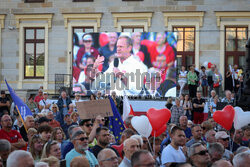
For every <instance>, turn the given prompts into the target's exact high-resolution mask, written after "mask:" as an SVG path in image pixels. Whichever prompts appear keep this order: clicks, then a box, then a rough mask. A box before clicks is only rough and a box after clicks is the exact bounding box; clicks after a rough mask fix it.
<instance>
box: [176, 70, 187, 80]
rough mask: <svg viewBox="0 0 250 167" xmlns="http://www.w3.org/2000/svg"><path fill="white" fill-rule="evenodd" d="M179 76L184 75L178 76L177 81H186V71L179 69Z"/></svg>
mask: <svg viewBox="0 0 250 167" xmlns="http://www.w3.org/2000/svg"><path fill="white" fill-rule="evenodd" d="M179 76H181V77H185V78H179V80H178V82H185V83H186V82H187V71H184V72H183V71H180V74H179Z"/></svg>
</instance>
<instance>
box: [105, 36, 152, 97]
mask: <svg viewBox="0 0 250 167" xmlns="http://www.w3.org/2000/svg"><path fill="white" fill-rule="evenodd" d="M131 49H132V40H131V38H130V37H128V36H126V35H121V36H120V37H119V38H118V41H117V54H116V58H118V59H114V61H113V62H111V63H110V65H109V68H108V69H107V71H106V72H105V74H110V73H114V74H115V77H113V78H114V79H113V80H112V77H111V85H112V84H114V83H116V84H114V85H115V86H116V87H115V88H116V93H117V95H123V90H124V89H125V91H126V95H138V94H139V93H140V92H141V88H142V86H143V84H144V83H143V81H144V80H143V78H142V73H146V72H147V70H148V68H147V66H146V65H144V64H143V63H142V62H140V61H138V60H137V59H135V58H134V57H133V56H132V55H131ZM115 61H116V62H115ZM139 73H140V74H139ZM117 82H118V83H119V85H121V84H123V85H124V89H123V90H121V89H118V88H117V85H118V84H117ZM111 89H112V86H111Z"/></svg>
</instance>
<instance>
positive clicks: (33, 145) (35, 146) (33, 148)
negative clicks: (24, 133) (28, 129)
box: [29, 134, 43, 162]
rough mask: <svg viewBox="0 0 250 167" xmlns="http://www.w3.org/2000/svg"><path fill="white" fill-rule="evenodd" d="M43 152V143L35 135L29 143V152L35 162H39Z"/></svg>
mask: <svg viewBox="0 0 250 167" xmlns="http://www.w3.org/2000/svg"><path fill="white" fill-rule="evenodd" d="M42 151H43V141H42V137H41V136H40V135H37V134H35V135H34V136H33V137H32V138H31V140H30V141H29V152H30V153H31V155H32V157H33V159H34V160H35V162H38V161H40V159H41V155H42Z"/></svg>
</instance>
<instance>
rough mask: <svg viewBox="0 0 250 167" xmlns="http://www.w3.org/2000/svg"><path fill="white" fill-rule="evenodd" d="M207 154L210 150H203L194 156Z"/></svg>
mask: <svg viewBox="0 0 250 167" xmlns="http://www.w3.org/2000/svg"><path fill="white" fill-rule="evenodd" d="M206 153H208V150H202V151H200V152H198V153H195V154H194V155H206Z"/></svg>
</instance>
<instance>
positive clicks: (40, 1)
mask: <svg viewBox="0 0 250 167" xmlns="http://www.w3.org/2000/svg"><path fill="white" fill-rule="evenodd" d="M43 2H44V0H25V3H43Z"/></svg>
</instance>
